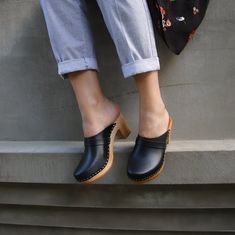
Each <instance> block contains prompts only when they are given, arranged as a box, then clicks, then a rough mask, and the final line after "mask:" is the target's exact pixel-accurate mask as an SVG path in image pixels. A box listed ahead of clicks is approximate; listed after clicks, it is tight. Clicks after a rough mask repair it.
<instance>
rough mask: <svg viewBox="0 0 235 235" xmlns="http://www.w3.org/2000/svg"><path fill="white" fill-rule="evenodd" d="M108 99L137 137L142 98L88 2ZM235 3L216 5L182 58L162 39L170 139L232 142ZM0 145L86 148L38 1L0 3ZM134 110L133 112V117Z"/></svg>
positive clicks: (162, 79) (93, 5)
mask: <svg viewBox="0 0 235 235" xmlns="http://www.w3.org/2000/svg"><path fill="white" fill-rule="evenodd" d="M88 3H89V4H88V5H89V10H90V14H92V15H93V18H92V22H91V23H92V28H93V32H94V38H95V43H96V49H97V57H98V62H99V66H100V69H101V73H100V82H101V85H102V87H103V90H104V92H105V94H106V95H107V96H108V97H110V98H111V99H113V100H114V101H117V102H118V103H119V104H120V106H121V108H122V111H123V113H124V114H125V116H126V117H127V120H128V121H129V123H130V127H131V128H132V130H133V132H132V134H131V135H130V137H129V139H134V137H135V135H136V133H137V129H138V118H137V117H138V94H137V92H136V87H135V84H134V80H133V79H128V80H125V79H124V78H123V76H122V73H121V69H120V64H119V60H118V56H117V53H116V50H115V47H114V44H113V42H112V40H111V38H110V35H109V34H108V32H107V30H106V28H105V25H104V22H103V20H102V17H101V13H100V12H99V9H98V7H97V5H96V2H95V1H88ZM234 15H235V1H232V0H224V1H221V0H211V2H210V5H209V9H208V13H207V15H206V18H205V20H204V21H203V23H202V24H201V26H200V28H199V29H198V31H197V33H196V35H195V37H194V39H193V41H192V42H191V43H190V44H189V45H187V47H186V49H185V50H184V51H183V53H182V54H181V55H180V56H176V55H173V54H172V53H171V52H170V51H169V50H168V49H167V48H166V47H165V45H164V44H163V42H162V40H161V39H159V38H157V46H158V51H159V56H160V61H161V70H160V85H161V91H162V95H163V99H164V101H165V104H166V106H167V108H168V111H169V112H170V113H171V115H172V117H173V119H174V123H173V125H174V129H173V132H172V135H173V136H172V138H173V139H175V140H177V139H186V140H189V139H224V138H225V139H227V138H235V131H234V130H235V122H234V119H235V96H234V90H235V75H234V74H235V66H234V60H235V43H234V42H235V34H234V31H235V27H234V25H235V24H234V23H235V22H234V21H235V19H234ZM0 70H1V75H0V76H1V78H0V95H1V98H0V114H1V115H0V127H1V131H0V140H81V139H82V129H81V118H80V113H79V110H78V108H77V104H76V101H75V97H74V94H73V92H72V88H71V86H70V84H69V82H68V81H63V80H62V79H61V78H60V77H59V76H58V75H57V65H56V62H55V59H54V56H53V54H52V51H51V47H50V44H49V39H48V34H47V30H46V25H45V21H44V18H43V14H42V11H41V8H40V6H39V2H38V1H36V0H1V3H0ZM130 107H131V108H132V110H130Z"/></svg>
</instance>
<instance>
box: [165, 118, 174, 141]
mask: <svg viewBox="0 0 235 235" xmlns="http://www.w3.org/2000/svg"><path fill="white" fill-rule="evenodd" d="M172 122H173V120H172V118H171V117H169V123H168V138H167V141H166V143H167V144H169V143H170V142H171V129H172Z"/></svg>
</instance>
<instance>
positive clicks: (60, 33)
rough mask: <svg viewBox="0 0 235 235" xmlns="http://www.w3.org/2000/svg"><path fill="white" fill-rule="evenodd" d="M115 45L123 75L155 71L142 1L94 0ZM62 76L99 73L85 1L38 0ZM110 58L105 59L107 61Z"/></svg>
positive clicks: (152, 40) (147, 14)
mask: <svg viewBox="0 0 235 235" xmlns="http://www.w3.org/2000/svg"><path fill="white" fill-rule="evenodd" d="M96 2H97V4H98V6H99V8H100V10H101V13H102V16H103V18H104V22H105V24H106V26H107V29H108V31H109V33H110V35H111V37H112V40H113V42H114V44H115V47H116V51H117V53H118V57H119V60H120V63H121V69H122V73H123V76H124V78H129V77H131V76H133V75H135V74H138V73H142V72H147V71H152V70H159V69H160V63H159V57H158V53H157V49H156V42H155V37H154V29H153V24H152V21H151V15H150V12H149V9H148V5H147V2H146V0H96ZM40 5H41V8H42V10H43V14H44V17H45V22H46V26H47V30H48V34H49V39H50V43H51V46H52V50H53V53H54V56H55V59H56V61H57V64H58V74H59V75H60V77H61V78H62V79H66V78H68V73H69V72H73V71H77V70H86V69H95V70H97V71H98V72H99V67H98V63H97V59H96V52H95V47H94V41H93V35H92V32H91V28H90V25H89V20H90V19H88V17H87V6H86V0H40ZM108 59H110V58H107V60H108Z"/></svg>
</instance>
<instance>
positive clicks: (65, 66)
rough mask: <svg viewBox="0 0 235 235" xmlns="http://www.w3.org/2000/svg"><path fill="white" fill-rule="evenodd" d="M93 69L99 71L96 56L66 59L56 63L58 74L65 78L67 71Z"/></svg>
mask: <svg viewBox="0 0 235 235" xmlns="http://www.w3.org/2000/svg"><path fill="white" fill-rule="evenodd" d="M87 69H95V70H97V71H98V72H99V67H98V63H97V60H96V58H87V57H86V58H85V57H84V58H81V59H72V60H66V61H63V62H59V63H58V74H59V75H60V77H61V78H62V79H63V80H65V79H67V78H68V73H70V72H74V71H77V70H87Z"/></svg>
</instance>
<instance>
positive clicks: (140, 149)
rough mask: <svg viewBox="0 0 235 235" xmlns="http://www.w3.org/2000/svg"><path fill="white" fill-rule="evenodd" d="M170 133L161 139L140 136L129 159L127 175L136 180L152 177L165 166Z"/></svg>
mask: <svg viewBox="0 0 235 235" xmlns="http://www.w3.org/2000/svg"><path fill="white" fill-rule="evenodd" d="M168 134H169V133H168V131H166V132H165V133H163V134H162V135H161V136H159V137H154V138H147V137H143V136H140V135H138V136H137V137H136V140H135V146H134V148H133V151H132V153H131V156H130V157H129V159H128V165H127V174H128V176H129V177H131V178H134V179H143V178H146V177H148V176H151V175H152V174H154V173H155V172H156V171H158V170H159V169H160V168H161V166H162V165H163V161H164V155H165V149H166V145H167V141H166V140H167V137H168Z"/></svg>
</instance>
